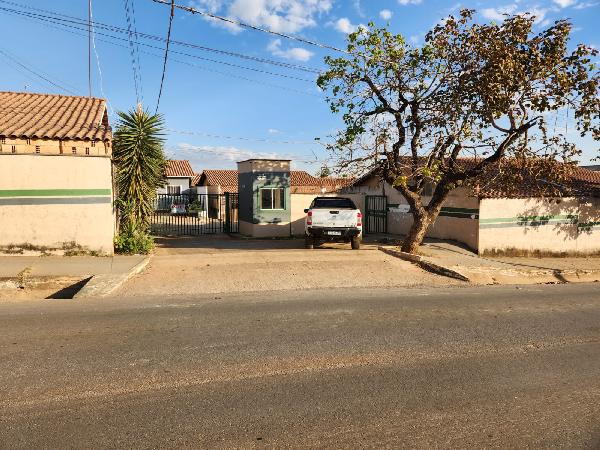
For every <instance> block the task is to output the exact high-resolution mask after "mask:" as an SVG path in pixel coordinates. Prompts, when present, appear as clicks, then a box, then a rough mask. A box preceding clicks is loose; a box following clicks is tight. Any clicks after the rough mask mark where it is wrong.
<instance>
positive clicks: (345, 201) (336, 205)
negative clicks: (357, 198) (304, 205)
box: [311, 197, 356, 209]
mask: <svg viewBox="0 0 600 450" xmlns="http://www.w3.org/2000/svg"><path fill="white" fill-rule="evenodd" d="M311 208H314V209H356V205H355V204H354V202H353V201H352V200H350V199H349V198H337V197H319V198H315V199H314V200H313V203H312V206H311Z"/></svg>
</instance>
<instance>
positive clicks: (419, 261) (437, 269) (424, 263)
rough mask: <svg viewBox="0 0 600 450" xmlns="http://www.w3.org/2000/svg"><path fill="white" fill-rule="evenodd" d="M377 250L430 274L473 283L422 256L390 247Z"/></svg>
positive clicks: (454, 271) (458, 273) (460, 274)
mask: <svg viewBox="0 0 600 450" xmlns="http://www.w3.org/2000/svg"><path fill="white" fill-rule="evenodd" d="M377 249H378V250H380V251H382V252H383V253H386V254H388V255H390V256H394V257H395V258H399V259H402V260H404V261H409V262H411V263H413V264H416V265H418V266H419V267H421V268H422V269H424V270H427V271H428V272H432V273H435V274H437V275H442V276H444V277H448V278H454V279H456V280H461V281H466V282H470V281H471V280H470V279H469V278H468V277H466V276H465V275H463V274H462V273H460V272H457V271H456V270H453V269H449V268H448V267H444V266H440V265H439V264H435V263H433V262H431V261H428V260H426V259H423V257H422V256H419V255H413V254H411V253H406V252H403V251H401V250H395V249H392V248H389V247H381V246H380V247H377Z"/></svg>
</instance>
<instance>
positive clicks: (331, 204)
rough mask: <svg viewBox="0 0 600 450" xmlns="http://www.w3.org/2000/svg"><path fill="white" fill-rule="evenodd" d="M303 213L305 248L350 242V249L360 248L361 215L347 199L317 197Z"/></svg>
mask: <svg viewBox="0 0 600 450" xmlns="http://www.w3.org/2000/svg"><path fill="white" fill-rule="evenodd" d="M304 212H305V213H306V222H305V226H304V229H305V239H306V248H313V247H314V246H315V245H319V244H321V243H322V242H350V243H351V245H352V249H354V250H358V249H359V248H360V241H361V238H362V213H361V212H360V209H358V208H357V207H356V205H355V204H354V202H353V201H352V200H350V199H349V198H345V197H317V198H315V199H314V200H313V201H312V203H311V205H310V208H308V209H305V210H304Z"/></svg>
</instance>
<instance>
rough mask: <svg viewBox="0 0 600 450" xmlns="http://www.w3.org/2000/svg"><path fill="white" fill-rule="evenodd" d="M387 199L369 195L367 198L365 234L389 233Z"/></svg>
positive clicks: (383, 196)
mask: <svg viewBox="0 0 600 450" xmlns="http://www.w3.org/2000/svg"><path fill="white" fill-rule="evenodd" d="M387 213H388V211H387V197H386V196H385V195H367V196H366V197H365V222H364V227H365V229H364V232H365V234H373V233H387Z"/></svg>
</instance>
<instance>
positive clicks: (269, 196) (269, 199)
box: [260, 188, 285, 209]
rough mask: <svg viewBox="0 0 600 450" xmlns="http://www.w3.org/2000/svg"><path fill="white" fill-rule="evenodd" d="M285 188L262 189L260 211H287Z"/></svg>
mask: <svg viewBox="0 0 600 450" xmlns="http://www.w3.org/2000/svg"><path fill="white" fill-rule="evenodd" d="M284 198H285V189H284V188H262V189H261V190H260V209H285V201H284Z"/></svg>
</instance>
